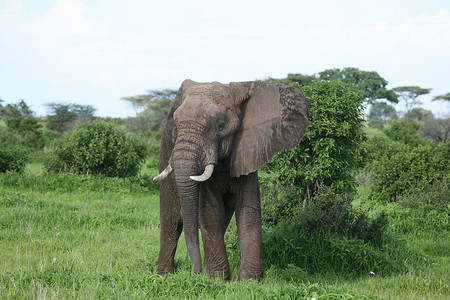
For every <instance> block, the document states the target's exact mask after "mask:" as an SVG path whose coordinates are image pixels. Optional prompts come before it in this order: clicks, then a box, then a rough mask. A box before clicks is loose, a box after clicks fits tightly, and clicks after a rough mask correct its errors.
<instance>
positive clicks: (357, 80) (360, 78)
mask: <svg viewBox="0 0 450 300" xmlns="http://www.w3.org/2000/svg"><path fill="white" fill-rule="evenodd" d="M319 79H320V80H325V81H332V80H339V81H342V82H345V83H349V84H353V85H354V86H355V87H356V88H357V90H358V94H359V96H360V97H361V99H363V100H364V102H365V103H369V104H373V103H374V102H375V101H376V100H378V99H386V100H387V101H390V102H393V103H397V102H398V99H397V95H396V94H395V93H394V92H393V91H392V90H387V89H386V86H387V85H388V82H387V81H386V80H385V79H384V78H383V77H381V76H380V75H378V73H377V72H375V71H371V72H369V71H361V70H359V69H357V68H344V69H342V70H341V69H327V70H325V71H322V72H319Z"/></svg>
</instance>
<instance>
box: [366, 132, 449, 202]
mask: <svg viewBox="0 0 450 300" xmlns="http://www.w3.org/2000/svg"><path fill="white" fill-rule="evenodd" d="M373 142H374V143H376V144H382V147H380V148H379V151H380V153H379V154H376V155H373V156H372V158H374V160H373V161H371V162H370V163H369V166H368V167H369V169H370V171H371V173H372V179H373V187H372V198H376V199H378V200H383V201H396V200H397V199H398V198H399V197H400V196H401V195H404V194H406V193H411V192H412V191H413V190H415V192H417V191H420V190H424V189H426V187H427V186H428V185H429V184H432V183H433V182H437V181H440V180H443V179H445V178H446V177H447V176H448V174H449V172H450V167H449V166H450V161H449V156H448V153H450V143H449V142H447V143H440V144H436V143H433V142H430V143H425V144H423V145H418V146H416V147H413V146H410V145H405V144H402V143H398V142H393V141H389V140H387V139H384V140H383V139H374V140H373ZM369 144H370V143H369ZM372 148H374V149H376V146H375V147H373V146H372Z"/></svg>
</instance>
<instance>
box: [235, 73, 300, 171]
mask: <svg viewBox="0 0 450 300" xmlns="http://www.w3.org/2000/svg"><path fill="white" fill-rule="evenodd" d="M230 86H234V90H241V91H242V87H245V89H246V90H247V91H248V92H247V98H246V100H244V101H243V102H242V104H241V121H242V123H241V127H240V129H239V131H238V132H237V134H236V136H235V140H234V148H233V152H232V154H231V170H230V174H231V176H233V177H239V176H242V175H247V174H249V173H252V172H255V171H256V170H258V169H259V168H261V167H262V166H263V165H264V164H265V163H267V162H270V161H272V159H273V157H274V155H275V154H276V153H278V152H280V151H282V150H285V149H292V148H294V147H295V146H297V145H298V143H300V141H301V140H302V138H303V136H304V135H305V131H306V128H307V127H308V125H309V121H308V115H309V101H308V99H306V97H305V96H304V95H303V94H302V93H301V92H300V91H299V90H298V89H295V88H292V87H289V86H287V85H284V84H279V83H272V82H264V81H256V82H244V83H230ZM231 90H233V88H232V89H231Z"/></svg>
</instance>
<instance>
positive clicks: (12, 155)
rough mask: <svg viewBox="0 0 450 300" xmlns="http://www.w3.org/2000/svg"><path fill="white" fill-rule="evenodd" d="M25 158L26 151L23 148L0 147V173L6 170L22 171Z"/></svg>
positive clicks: (26, 157)
mask: <svg viewBox="0 0 450 300" xmlns="http://www.w3.org/2000/svg"><path fill="white" fill-rule="evenodd" d="M27 160H28V156H27V152H26V151H25V150H23V149H20V148H6V149H0V173H5V172H8V171H10V172H18V173H22V172H23V171H24V170H25V164H26V162H27Z"/></svg>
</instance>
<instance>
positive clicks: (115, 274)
mask: <svg viewBox="0 0 450 300" xmlns="http://www.w3.org/2000/svg"><path fill="white" fill-rule="evenodd" d="M27 170H28V171H27V172H25V173H24V174H22V175H18V174H0V253H1V255H0V295H2V296H1V298H3V299H29V298H30V299H61V298H69V299H91V298H94V299H108V298H113V299H148V298H152V299H153V298H156V299H179V298H181V299H183V298H186V299H199V298H201V299H239V298H241V299H263V298H264V299H380V298H382V299H448V298H449V296H450V293H449V286H448V275H447V274H449V273H450V270H449V262H448V254H449V253H448V248H449V247H448V239H446V237H448V236H447V235H446V232H441V233H433V234H431V233H430V232H429V233H430V234H428V235H427V234H426V232H425V231H424V230H425V229H424V230H422V231H421V232H419V231H420V229H417V230H418V232H419V233H420V234H418V237H415V233H414V230H415V229H414V228H411V226H410V227H407V228H408V231H407V232H405V233H404V234H403V237H402V239H403V240H404V241H405V242H406V243H408V245H409V246H410V247H411V248H413V249H415V250H416V251H418V252H420V253H422V254H423V257H425V258H426V259H428V260H429V263H423V264H418V265H411V266H410V269H409V270H407V271H405V272H401V273H398V272H394V273H391V274H389V273H388V274H383V275H380V274H371V273H370V272H367V273H364V274H363V275H357V276H355V275H354V274H343V273H320V272H315V273H311V272H310V271H309V270H308V268H307V266H306V267H299V266H295V265H288V266H287V267H284V268H280V267H277V266H276V265H274V264H272V265H266V273H265V279H264V282H263V283H258V282H255V281H252V280H249V281H241V282H238V281H236V276H237V269H238V264H239V260H238V257H239V253H238V252H237V250H236V249H235V248H234V247H229V248H228V251H229V257H231V259H230V263H231V268H232V274H233V275H232V281H231V282H230V283H226V282H224V281H222V280H211V279H209V278H208V277H207V276H204V275H195V274H192V273H191V268H190V261H189V257H188V254H187V251H186V247H185V244H184V238H183V237H182V238H181V239H180V242H179V247H178V251H177V254H176V258H175V260H176V272H175V274H173V275H168V276H165V277H160V276H158V275H156V274H155V273H154V267H155V265H156V260H157V255H158V250H159V198H158V194H157V193H156V191H155V190H154V186H152V185H150V184H149V185H146V184H142V182H138V183H134V182H130V181H129V180H126V179H115V178H96V177H90V176H74V175H72V176H68V175H58V174H57V175H40V171H39V170H40V167H39V164H35V165H29V166H28V167H27ZM380 209H381V208H380ZM408 216H410V215H406V217H408ZM232 230H233V228H232ZM394 230H396V227H392V231H394ZM426 230H429V229H426ZM281 250H282V249H280V251H281Z"/></svg>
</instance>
